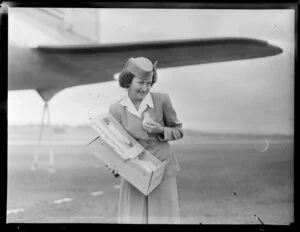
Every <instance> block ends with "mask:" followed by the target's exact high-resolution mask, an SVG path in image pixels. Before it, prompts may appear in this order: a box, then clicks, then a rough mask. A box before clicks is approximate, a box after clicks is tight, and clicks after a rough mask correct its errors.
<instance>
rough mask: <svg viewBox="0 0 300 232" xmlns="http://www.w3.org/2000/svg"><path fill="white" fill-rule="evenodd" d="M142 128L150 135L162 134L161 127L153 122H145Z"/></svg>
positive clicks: (162, 129)
mask: <svg viewBox="0 0 300 232" xmlns="http://www.w3.org/2000/svg"><path fill="white" fill-rule="evenodd" d="M143 128H144V130H145V131H147V132H148V133H151V134H161V133H163V132H164V128H163V126H162V125H160V124H159V123H157V122H155V121H153V120H147V121H145V122H144V123H143Z"/></svg>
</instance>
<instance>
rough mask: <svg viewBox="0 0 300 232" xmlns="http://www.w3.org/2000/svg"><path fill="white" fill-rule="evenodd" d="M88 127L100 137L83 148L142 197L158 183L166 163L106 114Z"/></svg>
mask: <svg viewBox="0 0 300 232" xmlns="http://www.w3.org/2000/svg"><path fill="white" fill-rule="evenodd" d="M91 126H92V128H94V129H95V130H96V131H97V132H98V133H99V137H97V138H95V139H94V140H93V141H91V142H90V143H89V144H87V146H86V147H87V149H88V150H89V151H91V152H92V153H93V154H94V155H95V156H96V157H97V158H99V159H100V160H101V161H102V162H104V163H105V164H107V165H109V166H112V167H114V168H115V169H116V170H117V172H118V173H119V174H120V175H121V176H122V177H123V178H125V179H126V180H127V181H128V182H130V183H131V184H132V185H134V186H135V187H136V188H137V189H138V190H140V191H141V192H142V193H143V194H144V195H148V194H149V193H151V192H152V191H153V190H154V189H155V188H156V187H157V186H158V185H159V184H160V182H161V180H162V177H163V173H164V168H165V165H166V161H164V162H161V161H160V160H159V159H157V158H156V157H155V156H153V155H152V154H150V153H149V152H148V151H147V150H145V149H144V147H143V146H142V145H140V144H139V143H138V142H137V141H136V140H135V139H134V138H132V137H131V136H130V135H129V134H128V133H127V132H126V131H125V129H124V128H123V127H122V126H121V125H120V124H119V123H118V122H117V121H116V120H115V119H114V118H113V117H112V116H111V115H110V114H109V113H106V114H103V115H100V116H99V117H97V118H94V119H92V120H91Z"/></svg>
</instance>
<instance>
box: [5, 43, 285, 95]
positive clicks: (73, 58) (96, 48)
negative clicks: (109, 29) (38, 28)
mask: <svg viewBox="0 0 300 232" xmlns="http://www.w3.org/2000/svg"><path fill="white" fill-rule="evenodd" d="M281 52H282V49H281V48H279V47H277V46H274V45H271V44H269V43H267V42H266V41H262V40H257V39H249V38H218V39H201V40H200V39H198V40H171V41H159V42H143V43H122V44H105V45H99V44H97V45H71V46H37V47H35V48H24V47H23V48H17V47H11V48H9V57H10V60H9V64H10V67H9V80H8V87H9V88H8V89H9V90H17V89H36V90H37V91H38V92H39V93H40V94H41V96H42V97H43V98H44V99H45V100H47V99H50V98H51V97H52V96H53V95H54V94H55V93H56V92H58V91H60V90H62V89H64V88H67V87H70V86H75V85H83V84H91V83H99V82H106V81H111V80H113V75H114V74H115V73H118V72H120V71H121V70H122V68H123V67H124V65H125V62H126V61H127V59H128V58H130V57H139V56H145V57H148V58H149V59H150V60H152V61H156V60H157V61H158V65H157V68H158V69H159V68H169V67H179V66H186V65H197V64H207V63H213V62H222V61H232V60H241V59H251V58H260V57H267V56H273V55H277V54H279V53H281Z"/></svg>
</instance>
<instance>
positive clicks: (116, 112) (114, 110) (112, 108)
mask: <svg viewBox="0 0 300 232" xmlns="http://www.w3.org/2000/svg"><path fill="white" fill-rule="evenodd" d="M109 113H110V114H111V115H112V116H113V117H114V118H115V119H116V120H117V121H118V122H119V123H120V124H121V115H120V112H119V110H118V108H117V106H116V104H111V105H110V106H109Z"/></svg>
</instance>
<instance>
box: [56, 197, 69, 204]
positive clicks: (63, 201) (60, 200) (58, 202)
mask: <svg viewBox="0 0 300 232" xmlns="http://www.w3.org/2000/svg"><path fill="white" fill-rule="evenodd" d="M70 201H73V199H72V198H62V199H58V200H56V201H54V204H62V203H65V202H70Z"/></svg>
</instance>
